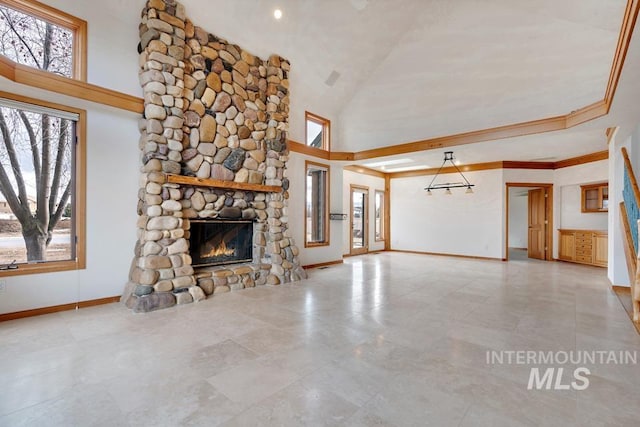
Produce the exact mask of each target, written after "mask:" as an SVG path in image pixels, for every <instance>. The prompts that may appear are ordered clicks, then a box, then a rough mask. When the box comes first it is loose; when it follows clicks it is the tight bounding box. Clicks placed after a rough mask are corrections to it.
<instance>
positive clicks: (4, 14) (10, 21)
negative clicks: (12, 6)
mask: <svg viewBox="0 0 640 427" xmlns="http://www.w3.org/2000/svg"><path fill="white" fill-rule="evenodd" d="M0 13H2V16H4V19H6V21H7V24H8V25H9V28H11V31H13V33H14V34H15V35H16V37H18V39H19V40H20V42H21V43H22V44H23V45H24V47H25V48H26V49H27V51H28V52H29V55H30V56H31V58H33V61H34V62H35V63H36V65H37V66H38V68H40V69H42V66H41V65H40V62H39V61H38V58H37V57H36V55H35V54H34V53H33V51H32V50H31V47H30V46H29V43H27V41H26V40H25V39H24V38H23V37H22V35H20V32H19V31H18V30H17V29H16V27H15V26H14V25H13V21H12V20H11V18H10V17H9V15H7V13H6V12H5V11H4V9H2V8H0ZM45 69H46V68H45Z"/></svg>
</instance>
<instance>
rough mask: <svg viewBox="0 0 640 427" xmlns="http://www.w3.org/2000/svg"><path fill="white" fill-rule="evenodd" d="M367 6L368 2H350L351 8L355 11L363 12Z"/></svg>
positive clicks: (357, 0)
mask: <svg viewBox="0 0 640 427" xmlns="http://www.w3.org/2000/svg"><path fill="white" fill-rule="evenodd" d="M368 4H369V0H351V6H353V8H354V9H357V10H363V9H364V8H365V7H367V5H368Z"/></svg>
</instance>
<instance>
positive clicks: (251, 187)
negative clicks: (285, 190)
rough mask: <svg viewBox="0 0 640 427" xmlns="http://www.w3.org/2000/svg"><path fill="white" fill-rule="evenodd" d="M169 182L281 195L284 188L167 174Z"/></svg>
mask: <svg viewBox="0 0 640 427" xmlns="http://www.w3.org/2000/svg"><path fill="white" fill-rule="evenodd" d="M167 182H169V183H172V184H183V185H193V186H194V187H209V188H224V189H229V190H241V191H258V192H262V193H279V192H281V191H282V187H279V186H277V185H262V184H249V183H246V182H234V181H222V180H219V179H210V178H197V177H194V176H184V175H174V174H167Z"/></svg>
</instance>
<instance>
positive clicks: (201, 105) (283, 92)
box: [123, 0, 305, 312]
mask: <svg viewBox="0 0 640 427" xmlns="http://www.w3.org/2000/svg"><path fill="white" fill-rule="evenodd" d="M138 51H139V53H140V75H139V77H140V84H141V86H142V89H143V93H144V104H145V109H144V114H143V117H142V118H141V120H140V126H139V127H140V134H141V136H140V141H139V147H140V150H141V155H140V159H141V169H140V170H141V174H140V190H139V193H138V196H139V200H138V215H139V218H138V224H137V225H138V240H137V243H136V247H135V249H134V258H133V262H132V265H131V270H130V273H129V282H128V284H127V286H126V288H125V291H124V294H123V301H125V302H126V304H127V306H128V307H129V308H131V309H133V310H134V311H136V312H146V311H152V310H156V309H160V308H165V307H170V306H172V305H175V304H185V303H190V302H193V301H199V300H202V299H205V298H207V297H208V296H210V295H214V294H217V293H222V292H229V291H230V290H237V289H243V288H246V287H253V286H258V285H265V284H271V285H277V284H280V283H285V282H289V281H295V280H299V279H301V278H304V277H305V273H304V270H303V269H302V268H301V267H300V264H299V261H298V248H297V247H296V245H295V242H294V240H293V239H292V237H291V234H290V231H289V228H288V215H289V212H288V202H287V200H288V198H289V193H288V190H289V179H288V176H287V161H288V154H289V153H288V150H287V143H286V141H287V130H288V120H289V80H288V74H289V68H290V65H289V62H288V61H287V60H285V59H283V58H281V57H279V56H277V55H272V56H271V57H270V58H269V59H267V60H262V59H260V58H257V57H255V56H254V55H252V54H250V53H249V52H247V51H245V50H243V49H242V48H240V47H239V46H237V45H234V44H232V43H229V42H227V41H226V40H223V39H220V38H218V37H216V36H214V35H213V34H210V33H208V32H207V31H205V30H204V29H202V28H200V27H197V26H194V24H193V23H192V22H191V21H190V20H189V19H188V18H187V16H186V11H185V9H184V7H183V6H182V5H181V4H180V3H178V2H176V1H174V0H149V1H148V3H147V4H146V6H145V8H144V9H143V11H142V19H141V24H140V44H139V45H138Z"/></svg>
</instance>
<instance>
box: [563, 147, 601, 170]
mask: <svg viewBox="0 0 640 427" xmlns="http://www.w3.org/2000/svg"><path fill="white" fill-rule="evenodd" d="M608 158H609V151H608V150H603V151H597V152H595V153H590V154H585V155H584V156H578V157H572V158H570V159H565V160H560V161H558V162H555V163H553V169H562V168H568V167H571V166H578V165H584V164H586V163H591V162H598V161H600V160H607V159H608Z"/></svg>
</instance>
